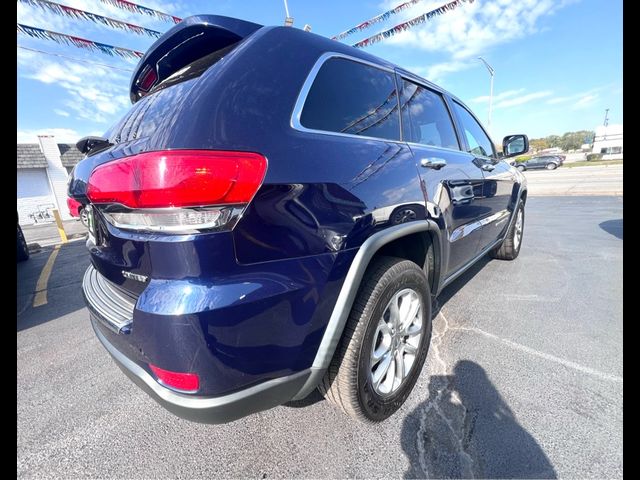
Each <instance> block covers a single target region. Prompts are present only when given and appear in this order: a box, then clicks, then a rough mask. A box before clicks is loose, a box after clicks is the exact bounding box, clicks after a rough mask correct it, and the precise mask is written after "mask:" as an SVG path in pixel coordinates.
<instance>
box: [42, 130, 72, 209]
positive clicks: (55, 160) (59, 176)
mask: <svg viewBox="0 0 640 480" xmlns="http://www.w3.org/2000/svg"><path fill="white" fill-rule="evenodd" d="M38 141H39V142H40V148H41V149H42V153H43V154H44V156H45V158H46V159H47V164H48V167H47V175H48V176H49V182H50V185H51V190H52V191H53V194H54V197H55V203H56V207H57V208H58V211H59V212H60V216H61V217H62V219H63V220H69V219H71V218H72V217H71V215H70V214H69V209H68V208H67V179H68V174H67V169H66V168H64V166H62V160H61V159H60V150H59V149H58V144H57V143H56V141H55V139H54V137H53V135H38Z"/></svg>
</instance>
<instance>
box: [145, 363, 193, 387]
mask: <svg viewBox="0 0 640 480" xmlns="http://www.w3.org/2000/svg"><path fill="white" fill-rule="evenodd" d="M149 367H150V368H151V371H152V372H153V373H154V375H155V376H156V378H157V379H158V382H159V383H161V384H162V385H165V386H167V387H170V388H173V389H174V390H180V391H181V392H184V393H195V392H197V391H198V389H199V388H200V379H199V378H198V375H196V374H195V373H180V372H170V371H169V370H164V369H162V368H160V367H156V366H155V365H152V364H149Z"/></svg>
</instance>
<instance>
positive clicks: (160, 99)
mask: <svg viewBox="0 0 640 480" xmlns="http://www.w3.org/2000/svg"><path fill="white" fill-rule="evenodd" d="M195 81H196V79H195V78H194V79H191V80H187V81H185V82H182V83H178V84H176V85H173V86H171V87H168V88H164V89H162V90H160V91H158V92H156V93H152V94H150V95H147V96H146V97H143V98H142V99H140V100H139V101H138V102H137V103H136V104H135V105H133V107H131V110H129V112H127V114H126V115H125V116H124V117H123V118H122V119H121V120H120V121H119V122H118V123H116V124H115V125H114V126H113V127H111V129H109V130H108V131H107V133H106V134H105V137H106V138H108V139H109V141H110V142H111V143H123V142H128V141H130V140H135V139H136V138H141V137H147V136H149V135H151V134H153V133H154V132H155V131H156V130H158V128H161V125H162V124H163V122H164V121H165V120H167V119H169V118H171V115H170V113H171V112H172V111H173V110H175V109H176V108H177V106H178V105H179V103H180V102H181V101H183V100H184V98H185V96H186V94H187V93H188V92H189V90H190V89H191V87H192V86H193V83H194V82H195Z"/></svg>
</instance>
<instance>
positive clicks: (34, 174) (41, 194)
mask: <svg viewBox="0 0 640 480" xmlns="http://www.w3.org/2000/svg"><path fill="white" fill-rule="evenodd" d="M16 180H17V190H18V191H17V193H18V201H17V210H18V219H19V221H20V225H30V224H33V223H35V218H34V217H37V214H38V211H46V209H47V207H48V206H51V205H52V204H54V205H55V203H54V202H55V199H54V197H53V195H52V194H51V189H50V187H49V179H48V178H47V171H46V169H44V168H24V169H19V170H18V173H17V179H16ZM32 214H33V215H34V216H32ZM38 221H46V220H40V219H38Z"/></svg>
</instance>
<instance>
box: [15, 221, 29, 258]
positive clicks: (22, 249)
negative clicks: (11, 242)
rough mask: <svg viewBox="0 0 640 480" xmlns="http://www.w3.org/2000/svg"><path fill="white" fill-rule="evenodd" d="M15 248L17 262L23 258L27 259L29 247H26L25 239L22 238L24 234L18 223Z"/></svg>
mask: <svg viewBox="0 0 640 480" xmlns="http://www.w3.org/2000/svg"><path fill="white" fill-rule="evenodd" d="M16 244H17V250H16V256H17V257H18V261H19V262H24V261H25V260H29V247H27V241H26V240H25V239H24V235H23V234H22V229H21V228H20V225H18V235H17V242H16Z"/></svg>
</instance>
